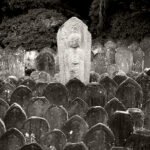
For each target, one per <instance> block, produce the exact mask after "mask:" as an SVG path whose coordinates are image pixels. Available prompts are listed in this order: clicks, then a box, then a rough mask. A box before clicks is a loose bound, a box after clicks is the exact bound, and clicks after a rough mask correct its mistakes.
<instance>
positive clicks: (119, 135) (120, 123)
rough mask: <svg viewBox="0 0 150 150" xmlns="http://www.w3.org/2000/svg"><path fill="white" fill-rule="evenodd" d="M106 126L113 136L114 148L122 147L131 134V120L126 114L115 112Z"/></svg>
mask: <svg viewBox="0 0 150 150" xmlns="http://www.w3.org/2000/svg"><path fill="white" fill-rule="evenodd" d="M108 125H109V127H110V129H111V130H112V131H113V133H114V136H115V146H123V145H124V144H125V141H126V140H127V138H128V137H129V136H130V135H131V134H132V133H133V119H132V117H131V115H130V114H129V113H128V112H125V111H116V112H115V113H114V114H113V115H112V116H111V118H109V120H108Z"/></svg>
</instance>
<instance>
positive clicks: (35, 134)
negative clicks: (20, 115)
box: [21, 117, 50, 143]
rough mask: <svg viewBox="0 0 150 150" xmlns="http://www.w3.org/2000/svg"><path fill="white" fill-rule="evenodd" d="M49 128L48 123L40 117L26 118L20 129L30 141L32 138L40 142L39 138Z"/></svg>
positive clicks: (30, 141)
mask: <svg viewBox="0 0 150 150" xmlns="http://www.w3.org/2000/svg"><path fill="white" fill-rule="evenodd" d="M49 130H50V126H49V123H48V121H47V120H46V119H44V118H41V117H30V118H28V119H27V120H26V121H25V122H24V124H23V127H22V129H21V131H22V133H23V134H24V136H25V138H26V139H28V140H29V143H32V140H33V141H35V142H37V143H40V139H41V138H42V137H43V136H44V135H45V134H46V133H47V132H49Z"/></svg>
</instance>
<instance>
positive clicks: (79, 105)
mask: <svg viewBox="0 0 150 150" xmlns="http://www.w3.org/2000/svg"><path fill="white" fill-rule="evenodd" d="M87 111H88V104H87V103H86V102H85V101H84V100H82V99H80V98H76V99H74V100H73V101H70V102H69V107H68V115H69V117H72V116H74V115H79V116H81V117H84V116H85V114H86V112H87Z"/></svg>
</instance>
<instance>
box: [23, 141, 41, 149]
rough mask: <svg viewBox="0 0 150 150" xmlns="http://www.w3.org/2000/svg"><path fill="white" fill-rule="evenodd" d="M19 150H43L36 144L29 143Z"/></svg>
mask: <svg viewBox="0 0 150 150" xmlns="http://www.w3.org/2000/svg"><path fill="white" fill-rule="evenodd" d="M20 150H43V149H42V147H41V146H40V145H39V144H38V143H31V144H28V145H24V146H23V147H22V148H21V149H20Z"/></svg>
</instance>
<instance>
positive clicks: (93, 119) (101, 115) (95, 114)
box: [85, 106, 108, 128]
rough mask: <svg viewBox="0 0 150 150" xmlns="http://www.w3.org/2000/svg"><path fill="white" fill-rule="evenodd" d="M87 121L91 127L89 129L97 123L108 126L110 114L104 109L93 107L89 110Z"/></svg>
mask: <svg viewBox="0 0 150 150" xmlns="http://www.w3.org/2000/svg"><path fill="white" fill-rule="evenodd" d="M85 120H86V122H87V124H88V125H89V128H91V127H92V126H94V125H96V124H97V123H103V124H107V120H108V114H107V112H106V110H105V109H104V108H103V107H101V106H93V107H91V108H89V110H88V112H87V113H86V116H85Z"/></svg>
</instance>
